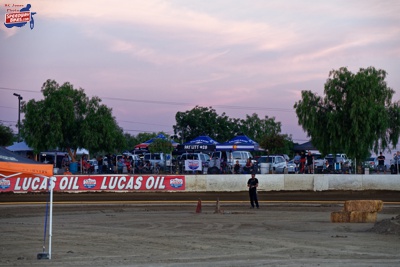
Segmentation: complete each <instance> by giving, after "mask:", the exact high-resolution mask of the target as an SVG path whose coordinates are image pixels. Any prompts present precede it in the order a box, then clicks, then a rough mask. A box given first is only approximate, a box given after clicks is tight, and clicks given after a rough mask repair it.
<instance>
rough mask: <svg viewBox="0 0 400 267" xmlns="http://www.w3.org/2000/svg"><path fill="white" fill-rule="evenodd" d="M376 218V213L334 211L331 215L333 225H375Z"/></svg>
mask: <svg viewBox="0 0 400 267" xmlns="http://www.w3.org/2000/svg"><path fill="white" fill-rule="evenodd" d="M376 218H377V213H376V212H365V211H334V212H332V213H331V222H333V223H374V222H376Z"/></svg>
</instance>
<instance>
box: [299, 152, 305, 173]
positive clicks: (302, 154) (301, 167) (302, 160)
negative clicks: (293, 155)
mask: <svg viewBox="0 0 400 267" xmlns="http://www.w3.org/2000/svg"><path fill="white" fill-rule="evenodd" d="M305 165H306V154H304V151H302V152H301V155H300V173H304V171H305Z"/></svg>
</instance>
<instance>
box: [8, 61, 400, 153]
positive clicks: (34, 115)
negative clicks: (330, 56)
mask: <svg viewBox="0 0 400 267" xmlns="http://www.w3.org/2000/svg"><path fill="white" fill-rule="evenodd" d="M386 76H387V73H386V72H385V71H384V70H377V69H375V68H374V67H369V68H367V69H360V70H359V71H358V72H357V73H352V72H350V71H349V70H348V69H347V68H340V69H338V70H332V71H331V72H330V73H329V77H328V79H327V81H326V83H325V85H324V94H325V95H324V96H318V95H317V94H315V93H313V92H311V91H309V90H305V91H302V92H301V99H300V100H299V101H297V102H296V103H295V104H294V109H295V111H296V114H297V117H298V123H299V125H301V126H302V128H303V130H304V131H305V132H306V133H307V134H308V136H309V137H310V138H311V140H312V143H313V145H314V146H316V147H317V148H318V150H320V151H321V152H322V153H323V154H328V153H336V152H343V153H346V154H347V155H348V156H350V157H352V158H354V159H357V160H363V159H365V158H366V157H368V156H369V153H370V151H371V150H374V151H376V152H377V151H378V150H384V149H386V148H390V147H394V146H396V145H397V142H398V138H399V135H400V107H399V103H398V102H395V103H392V97H393V95H394V92H395V91H394V90H393V89H391V88H390V87H388V86H387V84H386V81H385V79H386ZM41 92H42V94H43V100H39V101H36V100H34V99H31V100H29V101H28V102H23V103H22V107H21V111H22V112H23V113H24V114H25V117H24V119H23V120H22V123H21V126H20V131H21V135H22V137H23V139H24V140H25V141H26V143H27V144H28V145H29V146H30V147H32V148H33V149H34V151H35V152H36V153H38V152H40V151H45V150H48V149H55V148H57V149H64V150H66V151H68V153H69V154H70V155H71V157H72V158H75V155H74V152H75V151H76V150H77V148H82V147H84V148H86V149H88V150H89V151H90V152H91V153H92V154H93V155H95V154H98V153H110V152H111V153H114V152H120V151H124V150H132V149H133V148H134V146H135V145H137V144H139V143H142V142H144V141H146V140H149V139H151V138H153V137H155V136H156V135H157V134H159V133H139V134H137V135H136V136H133V135H130V134H129V133H124V131H123V129H122V128H121V127H120V126H119V125H118V123H117V121H116V119H115V117H114V116H113V114H112V109H111V108H109V107H107V106H106V105H104V104H102V103H101V99H100V98H99V97H97V96H94V97H91V98H90V97H88V96H87V95H86V94H85V92H84V90H83V89H82V88H74V87H73V85H72V84H70V83H68V82H66V83H64V84H61V85H60V84H58V83H57V82H56V81H54V80H47V81H46V82H45V83H44V84H43V86H42V88H41ZM175 121H176V124H175V125H173V126H172V128H173V131H174V134H173V135H172V136H169V138H171V139H174V140H175V141H176V142H178V143H184V142H186V141H189V140H192V139H194V138H195V137H197V136H200V135H208V136H210V137H211V138H213V139H215V140H217V141H219V142H225V141H227V140H229V139H230V138H232V137H233V136H236V135H238V134H244V135H247V136H248V137H250V138H251V139H253V140H255V141H256V142H258V143H259V144H260V146H261V147H262V148H264V149H268V151H269V153H284V154H290V152H291V150H292V148H293V146H294V143H293V141H292V137H291V135H287V134H282V133H281V122H278V121H276V120H275V117H268V116H265V117H264V118H260V117H259V116H258V115H257V114H256V113H253V114H251V115H246V117H245V118H244V119H238V118H229V117H228V116H227V115H226V114H225V113H222V114H218V113H217V112H216V110H215V109H213V108H212V107H201V106H195V107H194V108H193V109H191V110H187V111H184V112H181V111H179V112H177V113H176V115H175ZM160 133H162V132H160ZM163 134H164V135H165V136H168V135H167V134H166V133H163ZM0 140H1V145H3V146H5V145H9V144H10V143H11V142H12V141H13V140H15V138H13V136H12V131H11V129H10V128H8V127H6V126H4V125H0ZM158 145H160V146H161V147H162V146H163V144H157V146H158Z"/></svg>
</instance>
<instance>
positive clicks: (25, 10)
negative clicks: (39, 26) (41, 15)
mask: <svg viewBox="0 0 400 267" xmlns="http://www.w3.org/2000/svg"><path fill="white" fill-rule="evenodd" d="M4 6H5V8H6V12H7V13H6V14H5V20H4V26H6V27H7V28H12V27H23V26H25V25H26V24H27V23H28V22H29V26H30V28H31V30H32V29H33V28H34V27H35V20H34V19H33V15H35V14H36V12H32V11H31V7H32V6H31V4H27V5H26V6H25V5H21V4H5V5H4Z"/></svg>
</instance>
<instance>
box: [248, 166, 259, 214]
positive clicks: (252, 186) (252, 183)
mask: <svg viewBox="0 0 400 267" xmlns="http://www.w3.org/2000/svg"><path fill="white" fill-rule="evenodd" d="M247 187H248V188H249V196H250V204H251V207H250V208H251V209H254V204H255V206H256V207H257V209H258V208H260V206H259V205H258V198H257V187H258V179H257V178H256V174H255V173H254V172H253V173H251V178H250V179H249V180H248V181H247Z"/></svg>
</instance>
